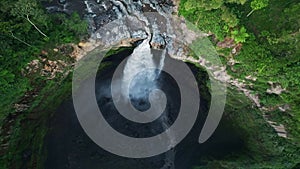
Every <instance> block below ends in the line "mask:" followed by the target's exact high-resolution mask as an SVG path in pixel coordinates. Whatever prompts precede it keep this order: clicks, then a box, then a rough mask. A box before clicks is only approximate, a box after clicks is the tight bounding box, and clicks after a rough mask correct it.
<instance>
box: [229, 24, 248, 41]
mask: <svg viewBox="0 0 300 169" xmlns="http://www.w3.org/2000/svg"><path fill="white" fill-rule="evenodd" d="M231 36H232V38H233V39H234V40H235V42H237V43H241V42H246V39H247V38H248V37H249V34H248V33H247V30H246V28H245V27H242V28H241V29H240V30H234V31H232V32H231Z"/></svg>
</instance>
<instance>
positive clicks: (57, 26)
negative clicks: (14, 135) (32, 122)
mask: <svg viewBox="0 0 300 169" xmlns="http://www.w3.org/2000/svg"><path fill="white" fill-rule="evenodd" d="M0 5H1V9H0V19H1V22H0V38H1V41H0V63H1V64H0V86H1V87H0V95H1V98H0V107H1V108H2V109H1V110H0V121H2V120H3V118H4V117H5V116H6V115H7V113H9V112H11V111H13V110H12V109H11V108H12V107H11V106H12V104H13V103H15V102H16V101H17V100H18V98H20V97H22V96H23V95H24V93H25V92H26V91H28V90H30V89H32V87H31V85H30V80H29V79H26V78H24V77H23V76H22V74H21V72H22V71H23V70H24V68H25V67H26V66H27V63H29V62H30V61H31V60H33V59H36V58H38V57H39V55H40V54H41V52H42V50H45V51H46V50H47V49H51V48H52V49H53V48H54V47H56V46H58V45H59V44H64V43H70V42H76V41H78V40H79V38H78V37H80V36H81V37H82V35H84V34H86V32H87V24H86V23H85V22H83V21H81V19H80V18H79V16H78V14H73V15H72V16H70V17H69V16H65V15H62V14H56V15H47V14H46V13H45V11H44V10H42V8H41V7H40V4H38V3H37V1H35V0H30V1H27V0H26V1H24V0H19V1H17V2H14V1H1V2H0ZM46 35H47V36H46Z"/></svg>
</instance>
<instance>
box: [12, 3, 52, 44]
mask: <svg viewBox="0 0 300 169" xmlns="http://www.w3.org/2000/svg"><path fill="white" fill-rule="evenodd" d="M11 14H12V15H13V16H16V17H20V18H23V19H25V20H26V21H28V22H29V23H30V24H31V25H32V26H33V27H34V28H35V29H36V30H37V31H38V32H39V33H40V34H41V35H43V36H44V37H46V38H48V36H47V35H46V34H45V33H43V32H42V31H41V30H40V29H39V28H38V27H37V26H36V25H35V24H34V23H33V22H32V21H31V19H30V18H33V19H35V20H39V21H41V22H42V23H46V21H45V20H46V17H45V15H44V14H43V11H42V10H41V9H40V8H38V4H37V2H36V1H35V0H18V1H17V2H16V3H15V5H14V7H13V8H12V10H11Z"/></svg>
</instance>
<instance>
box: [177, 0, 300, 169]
mask: <svg viewBox="0 0 300 169" xmlns="http://www.w3.org/2000/svg"><path fill="white" fill-rule="evenodd" d="M180 14H181V15H183V16H184V17H185V18H186V19H187V20H189V21H191V22H193V23H194V24H196V25H197V26H198V27H199V29H201V30H203V31H205V32H208V33H210V34H211V35H212V36H211V37H212V38H211V39H212V41H213V42H214V43H215V44H216V48H217V50H218V51H219V53H220V55H221V56H224V57H223V60H224V64H226V63H229V60H230V59H234V60H235V61H236V63H235V64H234V65H233V66H232V65H230V64H229V65H228V66H227V68H228V71H229V72H230V74H231V75H232V76H233V77H234V78H237V79H240V80H244V81H245V83H247V84H248V85H249V86H248V88H249V89H251V90H252V91H253V94H256V95H258V96H259V98H260V100H261V104H262V106H265V107H267V108H268V110H267V111H266V112H265V113H266V114H268V115H270V117H271V118H272V120H274V121H276V122H278V123H280V124H284V125H285V126H286V127H287V128H288V132H289V137H290V138H291V140H292V141H291V142H292V144H298V143H299V140H300V104H299V100H300V90H299V89H300V88H299V86H300V73H299V71H300V57H299V54H300V48H299V46H300V42H299V39H300V24H299V22H300V19H299V18H300V3H299V1H297V0H291V1H277V0H248V1H229V0H214V1H201V3H200V2H199V1H195V0H182V1H181V7H180ZM228 39H233V40H234V42H235V45H233V46H227V47H220V46H218V45H217V44H218V43H224V42H226V40H228ZM236 46H239V47H241V49H240V50H239V51H238V53H232V49H233V48H234V47H236ZM235 49H236V48H235ZM246 77H255V80H253V79H249V78H246ZM270 82H273V83H274V84H276V85H279V86H281V87H282V88H284V89H286V91H284V92H283V93H281V94H279V95H278V94H270V93H267V89H270V88H271V86H270ZM283 105H288V106H290V109H289V110H288V111H286V112H282V111H280V110H279V109H278V107H279V106H283ZM287 142H289V141H287ZM286 144H288V143H286ZM298 146H299V145H298ZM298 153H299V152H298ZM287 154H290V153H287ZM287 154H285V155H287ZM298 155H299V154H298ZM282 156H284V155H283V154H282ZM298 160H299V159H298ZM292 161H293V159H292V158H291V159H290V161H289V162H292ZM298 163H299V161H298ZM226 164H228V163H226ZM226 164H224V166H226ZM228 166H230V165H228ZM276 166H277V164H276V165H275V164H274V166H273V167H272V168H276ZM248 167H250V166H248ZM252 167H254V168H255V166H252ZM256 167H258V166H256ZM264 167H265V168H268V167H267V166H260V168H264ZM269 167H270V166H269ZM286 167H287V166H286ZM286 167H284V165H282V166H281V165H279V166H277V168H286ZM221 168H222V167H221Z"/></svg>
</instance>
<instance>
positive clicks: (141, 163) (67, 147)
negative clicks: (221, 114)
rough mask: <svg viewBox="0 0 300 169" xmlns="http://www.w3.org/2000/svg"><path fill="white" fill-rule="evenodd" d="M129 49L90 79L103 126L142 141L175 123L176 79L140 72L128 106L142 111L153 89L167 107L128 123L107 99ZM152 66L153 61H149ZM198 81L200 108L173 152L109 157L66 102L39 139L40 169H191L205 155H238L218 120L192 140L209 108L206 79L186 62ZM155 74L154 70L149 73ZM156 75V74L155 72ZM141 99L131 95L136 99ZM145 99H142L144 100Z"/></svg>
mask: <svg viewBox="0 0 300 169" xmlns="http://www.w3.org/2000/svg"><path fill="white" fill-rule="evenodd" d="M132 52H133V50H132V49H126V50H122V51H121V52H119V53H118V54H115V55H112V56H110V57H108V58H106V59H105V60H104V61H103V62H102V63H107V64H105V65H107V66H105V67H102V68H101V69H100V70H99V72H98V75H97V78H96V82H95V84H96V91H95V92H96V97H97V102H98V106H99V108H100V110H101V111H102V112H103V116H104V117H105V119H106V120H107V121H108V122H109V124H110V125H111V126H112V127H113V128H114V129H115V130H117V131H118V132H120V133H123V134H125V135H128V136H131V137H136V138H142V137H151V136H154V135H157V134H159V133H161V132H163V131H164V130H165V129H166V128H168V127H170V126H171V125H172V124H173V122H174V121H175V120H176V118H177V116H178V112H179V108H180V105H181V102H180V92H179V88H178V85H177V84H176V81H175V80H174V79H173V78H172V77H171V76H170V75H168V74H167V73H165V72H161V73H160V74H159V76H157V78H155V80H154V81H153V80H151V79H147V78H146V77H145V76H147V75H148V74H150V73H151V72H141V73H139V74H138V75H137V77H135V80H136V82H135V83H134V85H133V86H131V87H130V90H129V91H130V93H134V94H132V95H131V97H130V100H131V102H132V104H133V106H134V107H135V108H136V109H138V110H140V111H144V110H147V109H148V108H149V107H150V104H149V100H148V99H147V98H148V95H149V91H150V90H152V87H153V85H154V83H155V85H156V86H155V87H158V88H159V89H160V90H162V91H164V93H165V95H166V96H167V106H166V109H165V111H164V112H163V113H162V115H161V116H160V117H159V118H158V119H156V120H155V121H153V122H150V123H146V124H142V123H135V122H131V121H130V120H128V119H126V118H124V117H123V116H122V115H120V114H119V113H118V111H117V110H116V107H115V106H114V103H113V101H112V96H111V86H110V83H111V80H112V76H113V73H114V70H115V69H116V68H117V66H118V65H119V64H120V63H121V61H122V60H123V59H125V58H126V57H128V56H129V55H130V54H132ZM154 62H157V63H158V62H159V58H158V61H156V60H155V59H154ZM189 67H190V69H191V70H192V72H193V73H194V75H195V77H196V78H197V80H198V87H199V90H200V93H201V98H200V100H201V101H200V110H199V114H198V118H197V121H196V123H195V125H194V127H193V129H192V130H191V132H190V133H189V134H188V135H187V137H185V139H184V140H183V141H182V142H181V143H180V144H178V145H177V146H176V147H175V148H174V149H172V150H170V151H168V152H166V153H163V154H160V155H158V156H155V157H150V158H142V159H131V158H125V157H120V156H117V155H114V154H112V153H109V152H107V151H105V150H104V149H102V148H101V147H99V146H98V145H97V144H95V143H94V142H93V141H92V140H91V139H90V138H89V137H88V136H87V134H86V133H85V132H84V130H83V129H82V127H81V125H80V124H79V121H78V119H77V116H76V113H75V110H74V107H73V102H72V99H70V100H67V101H65V102H64V103H63V104H62V105H61V106H60V107H59V108H58V109H57V111H56V112H55V113H54V115H53V117H52V118H51V120H50V123H49V132H48V133H47V136H46V138H45V150H46V154H47V159H46V161H45V168H46V169H192V168H193V166H197V165H198V164H200V163H202V162H201V159H202V158H203V157H206V156H214V157H222V156H224V155H227V154H230V153H233V152H236V151H241V150H242V149H243V142H242V140H241V139H239V137H237V136H236V134H235V133H234V131H233V130H232V129H231V128H230V127H228V125H226V119H224V118H223V120H222V121H221V124H220V125H219V127H218V128H217V130H216V132H215V133H214V135H213V136H212V137H211V138H210V139H209V140H208V141H207V142H205V143H204V144H199V143H198V137H199V134H200V131H201V128H202V126H203V124H204V121H205V119H206V116H207V110H208V108H209V93H208V89H207V87H206V85H205V84H206V81H207V75H206V73H205V72H204V71H203V70H201V69H200V68H198V67H196V66H194V65H191V64H189ZM154 71H157V70H154ZM156 73H157V72H156ZM141 93H142V95H143V97H134V96H135V95H140V94H141ZM144 96H145V97H144Z"/></svg>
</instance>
